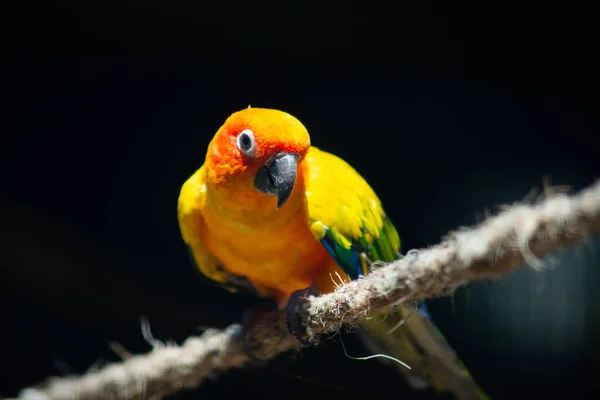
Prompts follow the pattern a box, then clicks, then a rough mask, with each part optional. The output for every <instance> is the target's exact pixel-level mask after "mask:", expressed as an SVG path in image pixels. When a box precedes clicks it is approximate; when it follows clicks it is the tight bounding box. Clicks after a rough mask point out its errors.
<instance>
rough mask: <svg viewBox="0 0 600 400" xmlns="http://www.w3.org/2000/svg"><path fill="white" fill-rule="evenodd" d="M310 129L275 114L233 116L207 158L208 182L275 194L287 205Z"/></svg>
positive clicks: (257, 112)
mask: <svg viewBox="0 0 600 400" xmlns="http://www.w3.org/2000/svg"><path fill="white" fill-rule="evenodd" d="M309 147H310V137H309V135H308V132H307V131H306V128H305V127H304V125H302V123H301V122H300V121H298V120H297V119H296V118H294V117H293V116H291V115H289V114H287V113H285V112H282V111H277V110H270V109H263V108H247V109H245V110H242V111H238V112H236V113H234V114H232V115H231V116H230V117H229V118H228V119H227V120H226V121H225V123H224V124H223V126H221V128H220V129H219V130H218V132H217V133H216V135H215V137H214V138H213V140H212V141H211V143H210V145H209V147H208V152H207V155H206V166H207V167H208V171H209V172H208V177H209V181H210V182H211V183H212V184H213V185H215V186H216V187H219V186H231V185H235V186H236V187H237V188H238V189H239V190H241V191H244V190H245V191H256V193H262V194H266V195H270V196H277V199H278V201H277V208H280V207H282V206H283V204H284V203H285V202H286V201H287V199H288V197H289V195H290V194H291V192H292V189H293V187H294V182H295V179H296V169H297V164H298V162H300V161H301V160H302V159H303V158H304V156H305V155H306V152H307V151H308V148H309Z"/></svg>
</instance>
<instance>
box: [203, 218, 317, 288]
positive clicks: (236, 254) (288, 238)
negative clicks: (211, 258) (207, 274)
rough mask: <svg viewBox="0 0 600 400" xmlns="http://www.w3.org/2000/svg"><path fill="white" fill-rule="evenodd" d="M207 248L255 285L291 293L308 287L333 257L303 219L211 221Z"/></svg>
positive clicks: (208, 225) (209, 221) (209, 220)
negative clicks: (282, 220)
mask: <svg viewBox="0 0 600 400" xmlns="http://www.w3.org/2000/svg"><path fill="white" fill-rule="evenodd" d="M206 222H207V226H206V232H205V235H203V237H204V240H205V242H206V243H205V245H206V247H207V249H209V251H210V252H211V253H212V254H214V255H215V256H216V257H217V258H218V259H219V261H220V262H221V263H222V265H223V267H224V268H225V269H226V270H227V271H229V272H231V273H233V274H236V275H243V276H246V277H247V278H248V279H250V280H251V281H252V282H253V283H255V284H260V285H263V286H266V287H270V288H273V289H276V290H278V291H281V292H288V293H291V292H293V291H295V290H300V289H304V288H306V287H308V286H309V285H310V284H311V283H312V280H313V278H314V277H315V276H316V275H318V274H319V273H320V272H321V270H322V269H323V268H325V266H326V264H327V262H328V261H329V255H328V254H327V252H326V250H325V249H324V248H323V246H322V245H321V244H320V243H319V242H318V241H317V240H316V239H315V237H314V236H313V235H312V233H311V232H310V230H309V228H308V226H307V223H306V219H305V218H304V217H303V216H301V215H299V216H298V217H294V218H290V219H289V220H287V221H285V223H277V224H273V223H272V221H247V220H243V219H241V220H239V219H238V220H235V221H234V220H229V221H225V220H223V219H215V220H211V219H210V218H208V220H207V221H206Z"/></svg>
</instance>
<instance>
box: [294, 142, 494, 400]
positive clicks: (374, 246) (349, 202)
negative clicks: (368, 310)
mask: <svg viewBox="0 0 600 400" xmlns="http://www.w3.org/2000/svg"><path fill="white" fill-rule="evenodd" d="M306 174H307V179H306V192H307V193H306V195H307V200H308V210H309V211H308V212H309V224H310V228H311V231H312V233H313V235H314V236H315V237H316V238H317V239H318V240H319V241H320V242H321V243H322V244H323V246H324V247H325V248H326V249H327V252H328V253H329V254H330V255H331V256H332V257H333V259H334V260H335V261H336V262H337V264H338V265H339V266H340V268H342V269H343V270H344V272H346V273H347V274H348V276H349V277H350V278H351V279H356V278H358V277H359V276H360V275H364V274H367V273H368V271H369V267H370V266H371V265H372V263H373V262H375V261H384V262H391V261H394V260H395V259H397V258H401V257H402V256H401V254H400V253H399V251H400V237H399V235H398V232H397V231H396V228H395V227H394V225H393V224H392V222H391V221H390V220H389V218H388V217H387V216H386V214H385V212H384V210H383V208H382V206H381V202H380V201H379V199H378V197H377V195H376V194H375V192H374V191H373V189H371V187H370V186H369V185H368V183H367V182H366V181H365V180H364V179H363V178H362V177H361V176H360V175H359V174H358V172H356V171H355V170H354V169H353V168H352V167H351V166H350V165H348V164H347V163H346V162H345V161H343V160H341V159H340V158H338V157H336V156H334V155H332V154H329V153H326V152H323V151H320V150H318V149H316V148H311V150H310V151H309V153H308V154H307V168H306ZM362 325H363V327H362V329H359V330H358V333H359V336H360V337H361V339H362V340H363V342H364V343H365V345H366V347H367V348H369V349H370V350H372V351H373V352H375V353H384V354H388V355H391V356H393V357H395V358H398V359H400V360H402V361H404V362H406V363H407V364H408V365H410V366H411V368H412V369H411V370H409V369H407V368H405V367H404V366H400V365H399V364H394V365H395V366H397V367H398V369H399V371H400V372H401V373H402V375H403V376H404V377H405V378H406V380H407V382H408V383H409V384H410V385H411V386H413V387H415V388H426V387H428V386H430V385H433V387H434V388H435V389H437V390H438V391H451V392H453V393H454V395H455V397H456V398H457V399H486V398H487V395H486V394H485V393H484V392H483V391H482V390H481V389H480V388H479V387H478V386H477V384H476V383H475V381H474V380H473V378H472V377H471V375H470V374H469V372H468V370H467V369H466V368H465V366H464V365H463V364H462V362H461V361H460V359H459V358H458V357H457V356H456V354H455V353H454V351H453V350H452V348H451V347H450V346H449V345H448V343H447V342H446V340H445V338H444V337H443V335H442V334H441V333H440V332H439V330H438V329H437V327H436V326H435V325H434V324H433V322H432V321H431V320H430V318H429V314H428V313H427V309H426V306H425V303H424V301H421V302H419V303H418V305H417V306H416V307H415V308H414V309H413V308H410V307H407V306H406V305H402V306H400V307H398V309H397V312H388V311H384V312H382V313H379V314H378V315H376V316H374V318H370V319H367V320H365V321H363V323H362ZM386 361H387V360H386Z"/></svg>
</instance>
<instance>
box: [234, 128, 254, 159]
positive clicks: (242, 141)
mask: <svg viewBox="0 0 600 400" xmlns="http://www.w3.org/2000/svg"><path fill="white" fill-rule="evenodd" d="M237 147H238V148H239V149H240V151H241V152H242V153H244V154H245V155H247V156H254V153H256V145H255V144H254V134H253V133H252V131H251V130H250V129H244V130H243V131H241V132H240V134H239V135H238V136H237Z"/></svg>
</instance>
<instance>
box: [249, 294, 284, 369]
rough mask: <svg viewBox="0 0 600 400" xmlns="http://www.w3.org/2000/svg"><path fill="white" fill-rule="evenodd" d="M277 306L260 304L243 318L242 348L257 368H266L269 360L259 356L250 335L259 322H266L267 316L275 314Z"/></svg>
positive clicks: (250, 309)
mask: <svg viewBox="0 0 600 400" xmlns="http://www.w3.org/2000/svg"><path fill="white" fill-rule="evenodd" d="M276 310H277V305H276V304H274V303H272V302H265V303H259V304H258V305H256V306H254V307H251V308H249V309H247V310H246V311H244V316H243V317H242V329H241V332H240V337H241V340H242V348H243V349H244V353H246V355H247V356H248V358H249V359H250V362H251V363H252V364H254V365H256V366H259V367H260V366H264V365H266V364H267V360H265V359H263V358H262V357H260V356H259V351H258V349H257V346H256V344H255V340H253V339H252V338H251V337H250V336H251V335H248V333H249V332H250V331H251V330H252V328H253V327H255V326H256V322H257V321H261V320H264V317H265V316H266V315H267V314H275V311H276Z"/></svg>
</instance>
